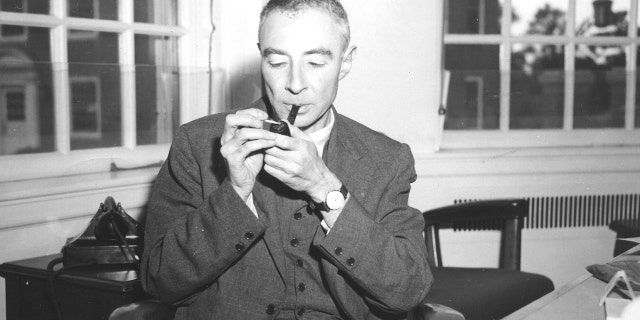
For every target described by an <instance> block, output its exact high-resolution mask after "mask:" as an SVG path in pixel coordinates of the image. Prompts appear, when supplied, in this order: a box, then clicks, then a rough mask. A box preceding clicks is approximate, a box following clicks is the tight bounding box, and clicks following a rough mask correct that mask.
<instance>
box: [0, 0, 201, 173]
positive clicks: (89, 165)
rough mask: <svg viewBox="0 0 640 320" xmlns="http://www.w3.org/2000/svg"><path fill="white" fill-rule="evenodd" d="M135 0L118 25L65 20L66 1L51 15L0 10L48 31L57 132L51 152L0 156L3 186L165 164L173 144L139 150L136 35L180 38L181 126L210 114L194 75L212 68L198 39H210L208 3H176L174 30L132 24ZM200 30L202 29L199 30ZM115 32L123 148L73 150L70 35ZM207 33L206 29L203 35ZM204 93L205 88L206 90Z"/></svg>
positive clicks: (124, 2)
mask: <svg viewBox="0 0 640 320" xmlns="http://www.w3.org/2000/svg"><path fill="white" fill-rule="evenodd" d="M133 1H134V0H119V3H118V4H119V7H118V20H99V19H85V18H73V17H68V16H67V6H66V0H50V13H49V14H34V13H15V12H6V11H0V21H3V24H12V25H21V26H25V27H44V28H49V29H50V39H51V64H52V73H53V92H54V97H53V99H54V108H55V111H54V117H55V123H54V127H55V128H56V137H55V146H54V150H55V151H53V152H48V153H33V154H13V155H2V156H0V167H3V168H11V169H10V170H0V183H3V182H11V181H19V180H30V179H39V178H50V177H59V176H69V175H78V174H86V173H97V172H109V171H113V168H114V167H117V168H120V169H123V168H124V169H129V168H135V167H146V166H148V165H153V164H159V163H161V162H162V161H163V160H164V159H165V158H166V155H167V153H168V150H169V147H170V144H169V143H164V144H156V145H136V117H135V116H136V115H135V113H136V108H135V103H136V102H135V100H136V94H135V62H134V49H133V46H134V35H135V34H146V35H153V36H175V37H178V51H179V54H178V70H179V71H178V72H179V75H178V76H179V79H180V88H179V97H180V99H179V105H180V111H179V118H180V119H179V123H180V124H182V123H185V122H188V121H190V120H193V119H195V118H197V117H199V116H202V115H204V114H206V113H207V112H208V105H207V104H206V102H207V101H208V98H207V97H206V95H207V94H208V93H209V92H208V91H206V90H202V87H201V86H200V87H198V86H196V85H194V83H195V82H196V81H197V80H198V79H195V76H194V74H197V73H200V72H201V73H205V72H206V71H208V70H209V69H208V65H207V64H206V62H204V61H203V59H202V58H201V56H202V54H200V53H198V52H197V50H202V45H194V44H195V43H196V42H198V40H199V41H200V42H201V41H202V38H203V37H204V36H206V37H207V38H208V37H209V31H208V30H206V28H202V25H203V24H205V25H207V26H208V25H209V24H208V22H209V19H210V16H209V14H210V13H209V12H207V10H202V5H203V4H205V5H206V2H205V1H202V0H196V1H191V0H178V6H177V9H178V12H177V20H178V24H176V25H168V24H167V25H161V24H154V23H141V22H134V21H133V10H134V7H133V6H134V3H133ZM198 27H199V28H198ZM69 29H75V30H87V31H96V32H113V33H117V34H118V37H119V64H120V70H121V73H120V77H121V96H120V99H121V110H122V126H121V127H122V141H121V142H122V143H121V144H122V145H121V146H119V147H112V148H95V149H86V150H71V147H70V146H71V135H72V132H71V122H70V113H69V112H70V103H69V99H70V83H71V82H70V81H71V80H70V78H69V73H68V59H67V41H68V40H69V39H68V30H69ZM201 29H204V30H201ZM205 88H206V87H205Z"/></svg>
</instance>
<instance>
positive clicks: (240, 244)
mask: <svg viewBox="0 0 640 320" xmlns="http://www.w3.org/2000/svg"><path fill="white" fill-rule="evenodd" d="M242 250H244V244H242V243H237V244H236V251H238V252H240V251H242Z"/></svg>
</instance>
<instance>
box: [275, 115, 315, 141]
mask: <svg viewBox="0 0 640 320" xmlns="http://www.w3.org/2000/svg"><path fill="white" fill-rule="evenodd" d="M282 121H284V122H286V123H287V125H288V126H289V132H290V133H291V137H292V138H298V139H303V140H307V141H311V137H309V136H308V135H307V134H306V133H304V132H302V130H300V128H298V127H296V126H294V125H292V124H291V123H289V121H287V120H282Z"/></svg>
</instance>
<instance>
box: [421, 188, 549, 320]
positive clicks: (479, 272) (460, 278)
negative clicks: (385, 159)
mask: <svg viewBox="0 0 640 320" xmlns="http://www.w3.org/2000/svg"><path fill="white" fill-rule="evenodd" d="M528 214H529V203H528V201H527V200H519V199H504V200H483V201H475V202H468V203H462V204H456V205H450V206H446V207H442V208H437V209H433V210H429V211H426V212H424V217H425V220H426V226H425V243H426V244H427V250H428V253H429V263H430V265H431V267H432V268H431V270H432V272H433V276H434V279H435V281H434V284H433V286H432V287H431V290H430V291H429V293H428V295H427V297H426V299H425V300H424V302H425V304H426V305H427V306H428V305H429V304H433V305H443V306H447V307H450V308H452V309H454V310H457V311H459V312H460V313H462V314H463V315H464V317H465V318H466V320H484V319H500V318H503V317H505V316H507V315H509V314H510V313H512V312H514V311H516V310H518V309H520V308H522V307H524V306H526V305H527V304H529V303H531V302H533V301H535V300H537V299H538V298H540V297H542V296H544V295H545V294H547V293H549V292H551V291H553V289H554V287H553V283H552V282H551V280H550V279H549V278H547V277H545V276H543V275H539V274H534V273H528V272H523V271H520V252H521V242H522V228H523V219H524V218H525V217H527V215H528ZM441 228H463V229H464V228H470V229H477V230H484V229H500V230H502V238H501V250H500V262H499V267H498V268H465V267H445V266H443V264H442V254H441V250H440V237H439V232H438V231H439V230H440V229H441ZM431 317H432V318H437V317H433V316H432V315H431ZM416 318H417V319H420V316H419V315H417V316H416ZM423 319H430V318H429V317H427V316H425V317H423Z"/></svg>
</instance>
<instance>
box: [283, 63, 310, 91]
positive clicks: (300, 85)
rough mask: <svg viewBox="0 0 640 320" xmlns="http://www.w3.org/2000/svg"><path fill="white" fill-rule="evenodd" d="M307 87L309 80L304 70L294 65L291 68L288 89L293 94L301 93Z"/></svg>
mask: <svg viewBox="0 0 640 320" xmlns="http://www.w3.org/2000/svg"><path fill="white" fill-rule="evenodd" d="M306 88H307V81H306V79H305V75H304V72H303V71H302V70H301V68H300V67H298V66H296V65H292V66H291V69H289V81H287V91H289V92H291V93H292V94H300V93H301V92H302V91H304V90H305V89H306Z"/></svg>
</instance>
